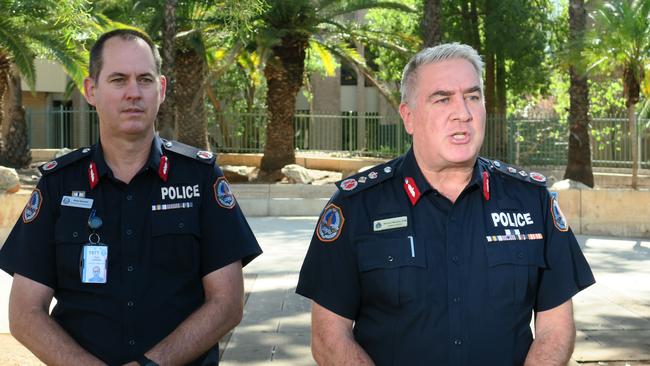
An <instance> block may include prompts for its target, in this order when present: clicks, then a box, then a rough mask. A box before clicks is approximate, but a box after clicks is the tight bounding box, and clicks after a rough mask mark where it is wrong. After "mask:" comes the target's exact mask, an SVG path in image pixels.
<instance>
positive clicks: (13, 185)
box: [0, 166, 20, 193]
mask: <svg viewBox="0 0 650 366" xmlns="http://www.w3.org/2000/svg"><path fill="white" fill-rule="evenodd" d="M19 189H20V178H19V177H18V173H16V169H12V168H7V167H4V166H0V192H6V193H16V192H18V190H19Z"/></svg>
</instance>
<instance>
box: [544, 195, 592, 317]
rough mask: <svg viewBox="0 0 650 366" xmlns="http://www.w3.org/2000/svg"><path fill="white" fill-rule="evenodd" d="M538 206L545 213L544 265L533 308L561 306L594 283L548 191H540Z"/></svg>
mask: <svg viewBox="0 0 650 366" xmlns="http://www.w3.org/2000/svg"><path fill="white" fill-rule="evenodd" d="M542 209H543V210H544V211H543V212H544V213H545V215H544V218H545V236H546V249H545V256H546V258H545V259H546V268H545V269H543V270H542V272H541V274H540V283H539V287H538V290H537V301H536V304H535V311H545V310H549V309H552V308H554V307H556V306H558V305H561V304H563V303H564V302H566V301H567V300H569V299H570V298H572V297H573V296H574V295H575V294H577V293H578V292H580V291H581V290H583V289H585V288H587V287H589V286H591V285H593V284H594V283H595V282H596V280H595V279H594V275H593V273H592V272H591V268H590V267H589V264H588V263H587V260H586V259H585V256H584V254H583V253H582V250H581V249H580V245H579V244H578V241H577V240H576V237H575V235H573V232H572V231H571V229H570V228H569V225H568V223H567V221H566V218H565V217H564V215H563V214H562V211H561V210H560V206H559V203H558V202H557V198H556V197H555V196H554V195H552V194H551V193H550V192H549V191H548V190H543V192H542Z"/></svg>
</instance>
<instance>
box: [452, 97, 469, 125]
mask: <svg viewBox="0 0 650 366" xmlns="http://www.w3.org/2000/svg"><path fill="white" fill-rule="evenodd" d="M453 119H454V120H457V121H459V122H470V121H471V120H472V119H473V117H472V112H471V111H470V110H469V105H468V103H467V100H466V99H465V98H462V97H461V98H457V99H456V102H455V103H454V113H453Z"/></svg>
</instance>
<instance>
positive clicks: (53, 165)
mask: <svg viewBox="0 0 650 366" xmlns="http://www.w3.org/2000/svg"><path fill="white" fill-rule="evenodd" d="M57 165H59V163H57V162H56V160H52V161H50V162H49V163H45V165H43V170H45V171H47V170H52V169H54V168H56V166H57Z"/></svg>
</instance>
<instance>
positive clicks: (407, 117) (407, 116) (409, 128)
mask: <svg viewBox="0 0 650 366" xmlns="http://www.w3.org/2000/svg"><path fill="white" fill-rule="evenodd" d="M413 112H414V111H413V110H412V109H411V107H410V106H409V105H408V103H401V104H400V105H399V115H400V116H401V117H402V121H403V122H404V129H405V130H406V133H408V134H409V135H412V134H413V128H414V123H413Z"/></svg>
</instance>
